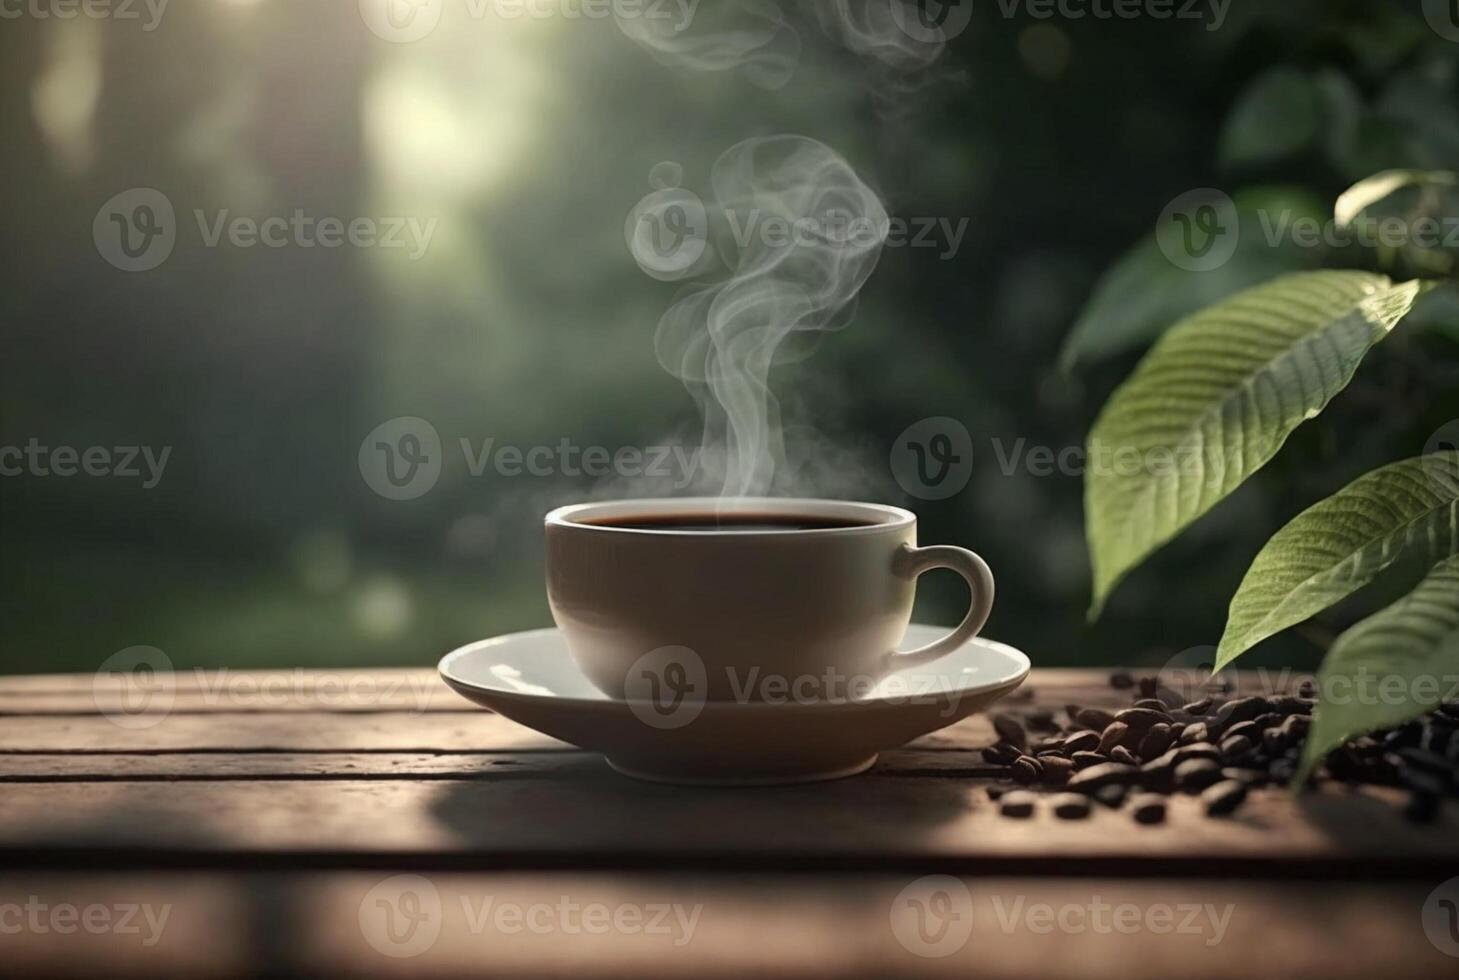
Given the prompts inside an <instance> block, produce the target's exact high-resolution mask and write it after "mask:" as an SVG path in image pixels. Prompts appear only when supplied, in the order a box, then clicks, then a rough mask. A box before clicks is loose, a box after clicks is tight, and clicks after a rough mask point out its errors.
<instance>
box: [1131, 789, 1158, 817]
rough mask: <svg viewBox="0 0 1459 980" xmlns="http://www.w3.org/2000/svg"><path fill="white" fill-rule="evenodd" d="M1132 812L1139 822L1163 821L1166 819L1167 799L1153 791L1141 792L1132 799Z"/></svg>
mask: <svg viewBox="0 0 1459 980" xmlns="http://www.w3.org/2000/svg"><path fill="white" fill-rule="evenodd" d="M1130 814H1131V815H1132V816H1133V817H1134V818H1135V820H1136V821H1137V822H1139V823H1144V824H1154V823H1161V822H1163V821H1164V820H1165V799H1164V797H1160V796H1155V795H1154V794H1151V793H1141V794H1140V795H1139V796H1136V797H1135V798H1134V799H1132V800H1131V801H1130Z"/></svg>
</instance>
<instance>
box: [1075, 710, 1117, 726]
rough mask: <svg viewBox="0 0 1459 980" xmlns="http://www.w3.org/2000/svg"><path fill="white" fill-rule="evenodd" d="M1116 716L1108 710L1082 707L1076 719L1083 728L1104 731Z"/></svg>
mask: <svg viewBox="0 0 1459 980" xmlns="http://www.w3.org/2000/svg"><path fill="white" fill-rule="evenodd" d="M1114 720H1115V716H1114V715H1112V714H1110V713H1109V712H1108V711H1101V710H1100V709H1099V708H1080V709H1079V711H1078V713H1077V714H1075V715H1074V721H1075V723H1076V724H1078V725H1079V727H1081V728H1087V729H1089V730H1090V731H1094V732H1102V731H1104V730H1105V729H1106V728H1108V727H1109V726H1110V725H1112V724H1113V723H1114Z"/></svg>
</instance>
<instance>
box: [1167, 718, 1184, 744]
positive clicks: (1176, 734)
mask: <svg viewBox="0 0 1459 980" xmlns="http://www.w3.org/2000/svg"><path fill="white" fill-rule="evenodd" d="M1185 724H1186V723H1185V722H1183V721H1177V722H1176V723H1175V724H1173V725H1171V726H1170V744H1171V745H1174V744H1175V743H1176V742H1179V741H1180V737H1181V736H1182V735H1184V734H1185Z"/></svg>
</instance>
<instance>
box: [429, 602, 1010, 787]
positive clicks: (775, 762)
mask: <svg viewBox="0 0 1459 980" xmlns="http://www.w3.org/2000/svg"><path fill="white" fill-rule="evenodd" d="M946 633H947V628H946V627H941V626H919V625H915V624H914V625H912V626H911V627H909V628H908V630H907V636H906V640H905V641H904V643H903V646H904V647H909V646H920V645H922V644H925V643H930V642H932V641H933V640H936V639H937V638H938V637H940V636H943V635H945V634H946ZM440 670H441V676H442V677H443V678H444V679H445V681H446V683H447V684H449V685H451V687H453V688H454V689H455V690H456V691H458V692H460V693H461V694H462V695H464V696H465V697H467V698H469V699H470V700H472V701H475V702H476V703H477V704H480V705H484V706H486V707H488V708H491V709H492V710H493V711H496V712H497V713H498V714H501V715H503V716H505V717H507V718H510V719H512V720H513V721H515V722H518V723H520V724H523V725H526V726H527V727H528V728H532V729H535V730H537V731H539V732H543V733H544V734H547V735H551V736H552V737H554V738H557V739H561V740H562V741H564V742H570V743H572V744H573V745H576V746H579V747H580V748H584V749H588V750H590V751H593V752H601V753H603V755H605V756H607V758H608V764H609V765H611V766H612V767H613V768H614V769H616V770H618V771H619V772H621V773H624V774H625V775H628V776H634V777H637V778H639V779H648V780H653V781H655V782H669V783H688V784H701V785H765V784H772V783H798V782H811V781H815V780H821V779H836V778H838V777H841V776H851V775H855V774H856V773H859V772H862V771H864V770H866V769H869V768H870V767H871V766H872V765H873V764H874V763H875V762H876V757H877V753H878V752H879V751H880V750H882V749H889V748H893V747H895V746H898V745H901V744H902V743H904V742H907V741H909V740H911V739H914V738H916V737H918V736H919V735H925V734H927V733H928V732H933V731H936V730H937V729H939V728H945V727H946V726H948V725H951V724H953V723H954V722H956V721H959V720H961V719H963V718H966V717H967V716H968V715H971V714H973V713H974V712H977V711H979V710H981V709H983V708H985V707H987V706H988V705H989V704H991V703H993V702H994V701H996V700H998V699H999V698H1001V697H1002V696H1003V695H1005V694H1007V693H1008V692H1009V691H1011V690H1013V689H1014V688H1016V687H1017V686H1018V685H1019V684H1021V683H1022V682H1023V679H1024V678H1025V677H1027V676H1028V670H1029V662H1028V657H1026V656H1024V655H1023V654H1022V653H1021V652H1019V651H1018V650H1015V649H1013V648H1012V647H1010V646H1007V645H1005V644H1002V643H996V642H994V641H992V640H985V639H982V638H981V637H980V638H978V639H974V640H972V641H970V642H969V643H967V644H966V645H965V646H963V647H961V648H960V649H958V650H956V651H954V652H953V653H950V654H948V655H947V656H945V657H942V658H941V659H939V660H937V661H936V662H934V663H932V664H926V665H923V666H921V667H909V668H904V669H903V670H900V671H895V672H893V673H891V674H889V675H887V676H886V677H885V678H882V679H881V681H880V682H879V683H878V684H877V685H876V687H875V689H874V690H872V691H871V692H870V693H869V695H868V696H866V697H864V698H857V699H855V700H850V699H845V698H840V697H838V698H837V699H835V700H833V701H820V702H817V703H794V702H793V701H790V700H786V701H784V702H783V703H773V704H772V703H739V702H733V701H708V702H702V703H692V702H682V701H681V702H680V703H679V705H678V707H677V708H675V709H673V710H670V711H668V712H665V711H664V710H663V709H662V707H660V706H655V705H654V704H653V702H651V701H623V700H617V699H614V698H610V697H608V696H607V695H606V694H604V693H603V692H602V691H600V690H598V689H597V688H596V687H594V686H593V684H592V682H591V681H589V680H588V679H587V677H585V676H584V675H583V674H582V672H581V671H579V670H578V667H577V664H576V663H575V662H574V661H573V659H572V657H571V655H570V654H569V653H568V650H567V645H566V643H565V642H564V641H563V639H562V636H561V634H560V633H558V631H557V630H555V629H543V630H532V631H530V632H526V633H512V634H508V635H506V636H498V637H495V638H493V639H490V640H481V641H480V642H477V643H472V644H470V645H469V646H465V647H462V648H461V649H459V650H457V651H455V652H454V653H450V654H447V655H446V657H445V658H444V659H442V660H441V665H440Z"/></svg>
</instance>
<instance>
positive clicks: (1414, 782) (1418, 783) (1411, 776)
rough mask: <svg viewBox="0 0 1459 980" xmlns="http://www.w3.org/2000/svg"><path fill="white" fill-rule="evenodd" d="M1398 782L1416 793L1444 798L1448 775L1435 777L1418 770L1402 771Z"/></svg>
mask: <svg viewBox="0 0 1459 980" xmlns="http://www.w3.org/2000/svg"><path fill="white" fill-rule="evenodd" d="M1398 781H1399V782H1400V783H1402V784H1403V785H1404V786H1406V787H1407V788H1408V789H1411V790H1413V791H1414V792H1415V793H1428V794H1429V795H1431V796H1443V795H1444V784H1445V782H1446V781H1447V774H1446V775H1445V776H1435V775H1433V774H1432V773H1427V772H1423V771H1421V770H1418V769H1401V770H1399V772H1398Z"/></svg>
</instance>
